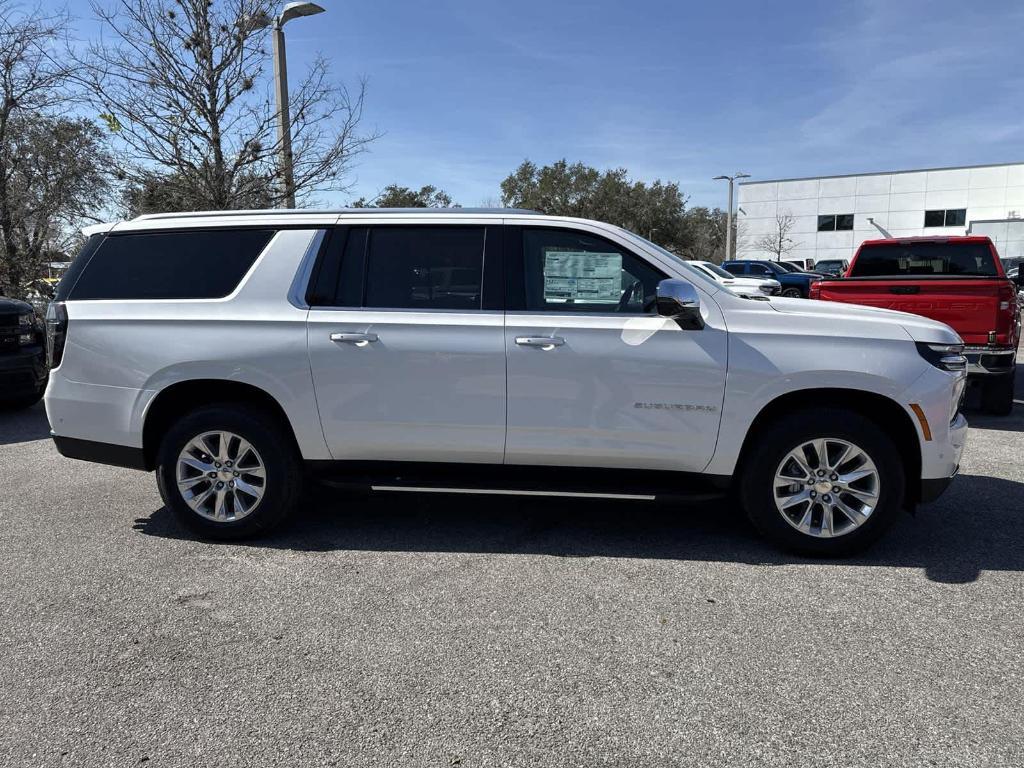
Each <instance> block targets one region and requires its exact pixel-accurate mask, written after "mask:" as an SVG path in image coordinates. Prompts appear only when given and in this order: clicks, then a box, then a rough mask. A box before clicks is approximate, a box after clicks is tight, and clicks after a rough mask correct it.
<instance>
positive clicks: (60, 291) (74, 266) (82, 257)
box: [53, 234, 104, 301]
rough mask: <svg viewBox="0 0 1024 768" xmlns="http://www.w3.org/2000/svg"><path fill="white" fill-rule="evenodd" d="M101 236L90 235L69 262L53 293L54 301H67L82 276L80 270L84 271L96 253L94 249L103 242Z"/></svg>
mask: <svg viewBox="0 0 1024 768" xmlns="http://www.w3.org/2000/svg"><path fill="white" fill-rule="evenodd" d="M103 238H104V236H103V235H99V234H97V235H92V236H91V237H90V238H89V239H88V240H86V241H85V244H84V245H83V246H82V250H80V251H79V252H78V255H77V256H76V257H75V259H74V261H72V262H71V266H70V267H68V271H67V272H65V273H64V276H63V277H62V278H61V279H60V282H59V283H57V290H56V291H55V292H54V296H53V300H54V301H67V300H68V295H69V294H70V293H71V289H72V288H73V287H74V285H75V283H77V282H78V278H79V276H80V275H81V274H82V270H84V269H85V267H86V265H87V264H88V263H89V259H91V258H92V255H93V254H94V253H95V252H96V249H97V248H99V247H100V244H101V243H102V242H103Z"/></svg>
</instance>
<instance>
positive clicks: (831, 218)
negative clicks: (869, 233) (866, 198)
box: [818, 213, 853, 232]
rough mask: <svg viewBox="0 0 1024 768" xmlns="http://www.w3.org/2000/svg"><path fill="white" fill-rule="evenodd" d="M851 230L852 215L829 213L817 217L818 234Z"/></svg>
mask: <svg viewBox="0 0 1024 768" xmlns="http://www.w3.org/2000/svg"><path fill="white" fill-rule="evenodd" d="M852 229H853V214H852V213H829V214H826V215H824V216H819V217H818V231H819V232H848V231H850V230H852Z"/></svg>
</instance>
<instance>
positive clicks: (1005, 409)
mask: <svg viewBox="0 0 1024 768" xmlns="http://www.w3.org/2000/svg"><path fill="white" fill-rule="evenodd" d="M1015 374H1016V370H1014V371H1012V372H1010V373H1005V374H1002V375H999V376H994V377H992V379H991V380H990V381H986V382H985V383H984V384H982V385H981V410H983V411H984V412H985V413H991V414H992V415H994V416H1006V415H1008V414H1009V413H1010V411H1012V410H1013V388H1014V387H1013V385H1014V375H1015Z"/></svg>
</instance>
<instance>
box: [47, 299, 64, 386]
mask: <svg viewBox="0 0 1024 768" xmlns="http://www.w3.org/2000/svg"><path fill="white" fill-rule="evenodd" d="M67 335H68V311H67V309H66V308H65V307H64V302H63V301H54V302H51V303H50V306H49V307H48V308H47V309H46V362H47V364H48V365H49V366H50V369H51V370H52V369H54V368H56V367H57V366H59V365H60V361H61V358H63V357H64V342H65V340H66V339H67Z"/></svg>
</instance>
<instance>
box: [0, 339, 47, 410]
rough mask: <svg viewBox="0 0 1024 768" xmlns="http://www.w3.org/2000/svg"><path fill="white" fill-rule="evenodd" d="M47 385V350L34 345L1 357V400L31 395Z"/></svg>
mask: <svg viewBox="0 0 1024 768" xmlns="http://www.w3.org/2000/svg"><path fill="white" fill-rule="evenodd" d="M45 385H46V349H45V348H43V347H42V346H38V345H33V346H31V347H25V348H24V349H20V350H18V351H17V352H11V353H8V354H3V355H0V398H4V397H21V396H23V395H31V394H33V393H35V392H38V391H39V390H40V389H42V388H43V386H45Z"/></svg>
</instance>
